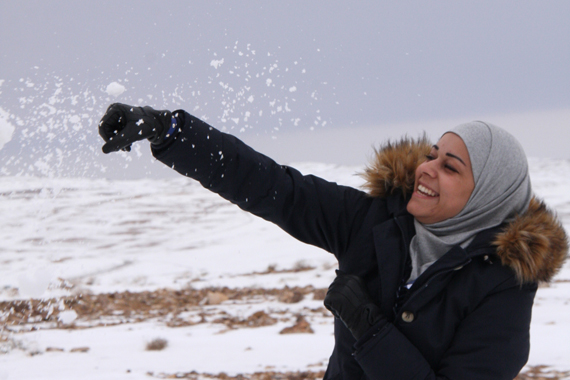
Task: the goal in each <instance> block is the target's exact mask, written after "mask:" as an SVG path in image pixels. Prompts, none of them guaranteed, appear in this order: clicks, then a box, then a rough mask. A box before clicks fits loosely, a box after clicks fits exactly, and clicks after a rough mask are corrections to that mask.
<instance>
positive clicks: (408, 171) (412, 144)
mask: <svg viewBox="0 0 570 380" xmlns="http://www.w3.org/2000/svg"><path fill="white" fill-rule="evenodd" d="M432 146H433V145H432V144H431V143H430V142H429V140H428V138H427V136H426V135H425V134H424V135H423V136H422V137H420V138H418V139H416V140H414V139H411V138H408V137H403V138H402V139H400V141H396V142H395V143H392V142H390V141H387V142H386V143H385V144H383V145H381V146H380V147H379V148H378V149H374V153H375V154H374V160H373V162H372V163H371V164H370V165H368V166H367V167H366V168H365V169H364V173H362V177H363V178H364V179H365V181H366V182H365V184H364V186H363V187H364V188H365V189H366V190H368V193H369V194H370V195H371V196H373V197H385V196H388V195H391V194H394V193H395V192H397V191H401V192H402V193H403V195H404V197H407V196H408V195H409V194H411V193H412V192H413V190H414V182H415V171H416V168H417V167H418V165H419V164H421V163H422V162H424V160H425V158H426V155H428V154H429V152H430V151H431V147H432Z"/></svg>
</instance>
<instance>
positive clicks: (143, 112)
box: [99, 105, 372, 254]
mask: <svg viewBox="0 0 570 380" xmlns="http://www.w3.org/2000/svg"><path fill="white" fill-rule="evenodd" d="M153 111H154V110H152V108H150V107H145V108H140V107H132V106H127V105H111V106H110V107H109V110H108V111H107V113H106V114H105V116H104V117H103V119H102V120H101V124H100V127H99V131H100V134H101V136H102V137H103V138H104V139H105V141H106V142H107V144H106V145H105V147H107V149H106V150H105V147H104V151H107V152H109V151H116V150H119V149H122V148H128V147H129V146H130V144H131V143H132V142H134V141H137V140H142V139H145V138H148V139H149V140H151V142H152V145H151V146H152V151H153V154H154V156H155V157H156V158H157V159H158V160H159V161H161V162H163V163H164V164H165V165H168V166H169V167H172V168H173V169H174V170H176V171H178V172H179V173H180V174H182V175H185V176H187V177H190V178H193V179H195V180H197V181H199V182H200V183H201V184H202V186H204V187H205V188H207V189H209V190H211V191H213V192H215V193H218V194H219V195H220V196H222V197H223V198H225V199H227V200H228V201H230V202H232V203H234V204H236V205H237V206H239V207H240V208H242V209H243V210H245V211H248V212H251V213H253V214H255V215H257V216H259V217H262V218H264V219H266V220H268V221H271V222H273V223H275V224H277V225H278V226H280V227H281V228H282V229H284V230H285V231H286V232H288V233H289V234H291V235H292V236H293V237H295V238H297V239H299V240H301V241H303V242H305V243H308V244H312V245H316V246H318V247H321V248H323V249H326V250H327V251H329V252H332V253H335V254H339V253H342V252H344V251H345V250H346V249H347V246H348V244H349V242H350V237H351V236H352V234H353V233H354V232H355V231H356V230H357V229H358V228H359V226H358V225H357V223H358V222H357V221H358V220H362V219H363V218H359V217H358V215H359V214H361V213H365V212H368V210H369V208H370V207H369V206H370V204H371V202H372V200H371V198H370V197H368V196H366V194H365V193H363V192H361V191H359V190H356V189H353V188H350V187H345V186H339V185H337V184H335V183H332V182H328V181H325V180H323V179H321V178H318V177H315V176H310V175H309V176H304V175H302V174H301V173H300V172H298V171H297V170H295V169H293V168H291V167H288V166H282V165H279V164H277V163H276V162H275V161H273V160H272V159H270V158H269V157H267V156H265V155H263V154H261V153H259V152H256V151H255V150H253V149H252V148H251V147H249V146H247V145H246V144H244V143H243V142H242V141H240V140H239V139H237V138H236V137H234V136H232V135H229V134H226V133H222V132H220V131H218V130H216V129H214V128H213V127H211V126H210V125H208V124H207V123H205V122H203V121H202V120H199V119H197V118H195V117H194V116H192V115H190V114H188V113H186V112H184V111H175V112H173V115H174V116H175V117H174V120H175V121H177V123H178V126H177V127H176V128H175V129H174V131H173V133H172V132H169V131H172V125H171V124H170V121H169V118H170V117H172V116H171V115H172V114H171V113H170V112H168V111H154V113H153ZM145 128H146V129H145Z"/></svg>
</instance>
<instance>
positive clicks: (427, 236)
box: [410, 121, 532, 281]
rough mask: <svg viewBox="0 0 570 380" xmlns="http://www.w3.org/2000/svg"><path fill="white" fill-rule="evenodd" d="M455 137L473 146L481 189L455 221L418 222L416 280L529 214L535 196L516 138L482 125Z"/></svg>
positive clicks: (414, 240) (413, 252)
mask: <svg viewBox="0 0 570 380" xmlns="http://www.w3.org/2000/svg"><path fill="white" fill-rule="evenodd" d="M449 132H452V133H455V134H456V135H458V136H459V137H461V139H462V140H463V142H464V143H465V145H466V147H467V151H468V152H469V158H470V159H471V166H472V168H473V179H474V180H475V188H474V189H473V193H472V194H471V197H470V198H469V200H468V201H467V204H466V205H465V207H464V208H463V210H461V212H459V214H457V215H455V216H454V217H452V218H449V219H446V220H444V221H441V222H437V223H433V224H422V223H419V222H418V221H417V220H415V221H414V224H415V227H416V235H415V236H414V237H413V238H412V241H411V244H410V256H411V259H412V274H411V276H410V281H413V280H415V279H416V278H417V277H419V276H420V275H421V274H422V273H423V272H424V271H425V270H426V269H427V268H428V267H429V266H430V265H431V264H433V263H434V262H435V261H436V260H438V259H439V258H440V257H442V256H443V255H444V254H445V253H446V252H447V251H449V249H451V248H452V247H453V246H456V245H461V246H462V247H463V248H465V247H466V246H467V245H469V243H471V241H472V240H473V238H474V237H475V235H476V234H477V233H478V232H480V231H483V230H486V229H488V228H492V227H495V226H498V225H499V224H501V223H503V222H504V221H506V220H509V219H510V218H513V217H514V216H515V215H517V214H522V213H524V212H525V211H526V210H527V208H528V205H529V203H530V199H531V197H532V189H531V185H530V178H529V175H528V163H527V159H526V155H525V153H524V151H523V149H522V146H521V145H520V144H519V142H518V141H517V140H516V139H515V138H514V137H513V136H512V135H510V134H509V133H508V132H506V131H505V130H503V129H501V128H499V127H496V126H494V125H492V124H489V123H484V122H482V121H474V122H471V123H467V124H462V125H459V126H457V127H455V128H454V129H453V130H451V131H449ZM446 133H448V132H446Z"/></svg>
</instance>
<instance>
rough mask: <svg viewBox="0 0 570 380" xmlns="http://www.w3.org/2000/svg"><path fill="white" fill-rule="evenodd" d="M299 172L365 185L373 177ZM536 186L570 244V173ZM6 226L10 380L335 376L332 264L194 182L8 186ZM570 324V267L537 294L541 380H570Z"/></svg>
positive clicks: (3, 198)
mask: <svg viewBox="0 0 570 380" xmlns="http://www.w3.org/2000/svg"><path fill="white" fill-rule="evenodd" d="M294 166H296V167H297V168H299V169H300V170H301V171H303V172H305V173H309V172H310V173H314V174H317V175H320V176H322V177H324V178H326V179H329V180H333V181H337V182H340V183H343V184H347V185H352V186H358V185H359V184H360V178H359V177H357V176H355V175H354V173H355V172H356V171H358V170H359V169H360V168H354V167H339V166H332V165H324V164H299V165H294ZM531 174H532V179H533V185H534V189H535V192H536V193H537V194H538V195H539V196H540V197H542V198H544V199H545V200H546V201H547V203H548V204H549V205H550V206H551V207H552V208H554V209H555V210H556V211H557V212H558V214H559V216H560V217H561V219H562V220H563V222H564V225H565V226H566V228H568V227H569V226H570V191H569V190H570V162H567V161H553V160H531ZM0 215H1V218H0V302H1V303H0V321H1V323H2V328H1V330H0V380H7V379H10V380H13V379H18V380H23V379H58V380H64V379H74V380H75V379H106V380H110V379H147V378H153V377H154V378H167V377H169V376H171V377H172V378H176V377H178V378H190V379H206V378H230V377H223V376H222V375H220V374H221V373H227V375H228V376H237V375H238V374H247V375H248V376H251V374H254V373H263V372H265V373H268V372H271V371H273V372H276V373H287V372H291V373H297V372H305V375H297V377H293V375H291V376H290V377H278V375H274V376H273V377H257V378H260V379H261V378H265V379H269V378H281V379H286V378H289V379H305V378H307V379H308V378H315V376H318V375H319V372H320V371H323V370H324V369H325V368H326V363H327V358H328V356H329V355H330V353H331V350H332V346H333V335H332V332H333V327H332V317H331V316H330V314H329V313H328V312H327V311H326V310H325V309H324V308H323V307H322V296H323V289H325V288H326V287H327V286H328V284H329V283H330V282H331V281H332V279H333V278H334V268H335V267H336V263H335V260H334V258H333V257H332V256H331V255H330V254H328V253H326V252H324V251H320V250H318V249H315V248H313V247H310V246H307V245H304V244H302V243H298V242H296V241H295V240H293V239H292V238H290V237H289V236H288V235H286V234H285V233H283V232H282V231H281V230H279V229H278V228H276V227H275V226H273V225H271V224H269V223H267V222H264V221H262V220H259V219H257V218H255V217H253V216H251V215H248V214H246V213H244V212H242V211H240V210H239V209H238V208H236V207H235V206H232V205H230V204H229V203H226V202H225V201H223V200H222V199H221V198H219V197H218V196H217V195H214V194H211V193H209V192H208V191H206V190H204V189H202V188H201V187H200V186H199V184H197V183H194V182H192V181H191V180H189V179H186V178H183V177H180V178H178V179H170V180H153V179H145V180H132V181H118V180H113V181H108V180H95V179H82V178H80V179H62V178H51V179H50V178H29V177H0ZM569 315H570V263H567V264H566V266H565V268H564V269H563V270H562V272H561V273H560V274H559V275H558V276H557V277H556V280H555V281H554V282H553V283H552V284H551V285H550V286H548V287H542V288H540V289H539V292H538V295H537V298H536V303H535V308H534V314H533V322H532V328H531V330H532V331H531V334H532V348H531V355H530V359H529V363H528V364H529V367H528V368H527V371H528V370H530V369H531V368H533V367H535V368H536V366H539V365H545V366H548V367H547V368H545V369H542V370H536V371H535V372H543V373H545V372H549V371H550V370H551V369H555V370H558V371H565V372H566V373H567V375H560V377H559V378H569V379H570V375H568V373H570V372H569V371H570V349H569V348H568V347H569V343H568V342H570V318H569V317H568V316H569ZM287 332H292V333H287ZM161 342H162V343H166V346H165V347H164V348H162V349H160V348H161V346H160V343H161ZM150 343H154V344H155V346H158V347H156V348H157V349H154V350H153V349H149V348H153V347H152V346H149V344H150ZM208 374H214V375H216V377H210V375H208ZM258 376H261V375H258ZM266 376H267V375H266ZM283 376H285V375H283ZM303 376H304V377H303ZM529 376H531V375H529ZM537 376H538V375H537ZM231 378H234V377H231ZM527 378H538V377H527Z"/></svg>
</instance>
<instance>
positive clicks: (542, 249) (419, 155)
mask: <svg viewBox="0 0 570 380" xmlns="http://www.w3.org/2000/svg"><path fill="white" fill-rule="evenodd" d="M431 147H432V144H431V143H430V142H429V140H428V139H427V137H426V136H425V135H424V136H423V137H421V138H418V139H416V140H414V139H410V138H408V137H404V138H402V139H401V140H400V141H397V142H395V143H392V142H390V141H388V142H386V143H385V144H383V145H382V146H380V147H379V148H378V149H375V155H374V160H373V162H372V163H371V164H370V165H368V166H367V167H366V169H365V171H364V173H362V176H363V177H364V179H365V185H364V188H365V189H367V190H368V193H369V194H370V196H373V197H385V196H388V195H391V194H394V193H396V192H398V191H400V192H401V193H402V194H403V196H404V197H407V196H408V195H409V194H411V192H412V191H413V188H414V181H415V170H416V168H417V166H418V165H419V164H421V163H422V162H423V161H424V160H425V156H426V155H427V154H429V152H430V150H431ZM493 244H494V245H495V246H496V247H497V255H498V256H499V258H500V259H501V262H502V264H503V265H506V266H509V267H511V268H512V269H513V270H514V271H515V273H516V276H517V278H518V280H519V281H520V283H521V284H522V283H527V282H541V281H542V282H548V281H550V280H552V278H553V277H554V275H556V273H558V271H559V270H560V268H561V267H562V265H563V264H564V261H565V260H566V259H567V258H568V237H567V235H566V232H565V231H564V228H563V227H562V224H561V223H560V221H559V220H558V219H557V217H556V215H555V214H554V213H553V212H552V211H550V210H548V209H547V207H546V205H545V204H544V203H543V202H542V201H540V200H538V199H537V198H536V197H535V198H533V199H532V200H531V203H530V205H529V208H528V210H527V212H526V213H524V214H523V215H519V216H517V217H516V218H515V220H513V221H512V222H510V223H509V224H507V226H506V227H505V229H504V230H503V232H501V233H500V234H498V235H497V236H496V239H495V241H494V242H493Z"/></svg>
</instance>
